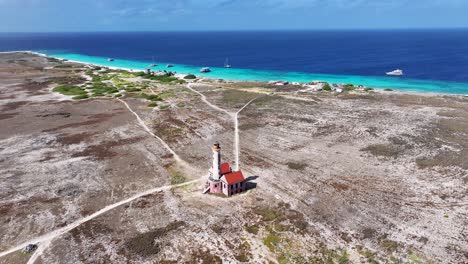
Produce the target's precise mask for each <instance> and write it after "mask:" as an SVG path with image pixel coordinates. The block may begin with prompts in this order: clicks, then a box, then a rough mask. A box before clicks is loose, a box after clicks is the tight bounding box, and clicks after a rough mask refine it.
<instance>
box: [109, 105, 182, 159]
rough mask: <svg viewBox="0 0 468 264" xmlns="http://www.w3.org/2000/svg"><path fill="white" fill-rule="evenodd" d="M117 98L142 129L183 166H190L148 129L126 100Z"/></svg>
mask: <svg viewBox="0 0 468 264" xmlns="http://www.w3.org/2000/svg"><path fill="white" fill-rule="evenodd" d="M117 100H119V101H120V102H121V103H123V104H124V105H125V106H126V107H127V109H128V111H130V112H131V113H132V114H133V115H134V116H135V117H136V119H137V121H138V123H139V124H140V126H142V127H143V129H144V130H145V131H146V132H148V134H150V135H151V136H152V137H154V138H156V139H157V140H159V141H160V142H161V144H162V145H163V146H164V147H165V148H166V149H167V150H168V151H169V152H170V153H171V154H172V155H173V157H174V159H175V160H176V161H177V162H178V163H180V164H181V165H183V166H185V167H187V168H188V167H190V165H189V164H188V163H187V162H185V161H184V160H182V158H180V156H179V155H177V153H175V151H174V150H173V149H172V148H171V147H169V145H168V144H167V143H166V142H165V141H164V140H162V139H161V138H160V137H158V136H156V134H154V133H153V132H151V129H149V127H148V126H147V125H146V124H145V122H144V121H143V119H141V118H140V116H139V115H138V114H137V113H136V112H135V111H133V110H132V108H131V107H130V106H129V105H128V104H127V102H125V101H124V100H122V99H120V98H117Z"/></svg>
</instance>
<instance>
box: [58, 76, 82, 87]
mask: <svg viewBox="0 0 468 264" xmlns="http://www.w3.org/2000/svg"><path fill="white" fill-rule="evenodd" d="M50 81H51V82H54V83H58V84H60V85H77V84H82V83H85V82H86V79H85V78H83V77H82V76H80V75H66V76H58V77H54V78H51V79H50Z"/></svg>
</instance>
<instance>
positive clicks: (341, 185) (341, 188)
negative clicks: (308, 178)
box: [330, 182, 349, 192]
mask: <svg viewBox="0 0 468 264" xmlns="http://www.w3.org/2000/svg"><path fill="white" fill-rule="evenodd" d="M330 185H331V186H332V187H333V188H335V189H336V190H337V191H340V192H342V191H347V190H348V189H349V186H348V185H346V184H344V183H339V182H332V183H330Z"/></svg>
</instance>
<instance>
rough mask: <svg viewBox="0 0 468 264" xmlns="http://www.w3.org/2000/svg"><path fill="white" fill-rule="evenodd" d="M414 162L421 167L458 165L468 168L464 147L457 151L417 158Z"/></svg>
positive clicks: (466, 153)
mask: <svg viewBox="0 0 468 264" xmlns="http://www.w3.org/2000/svg"><path fill="white" fill-rule="evenodd" d="M416 164H417V165H418V167H419V168H421V169H424V168H432V167H438V166H439V167H451V166H458V167H461V168H463V169H466V170H468V149H466V148H465V149H463V150H461V151H459V152H455V151H446V152H442V153H439V154H437V155H435V156H433V157H425V158H418V159H416Z"/></svg>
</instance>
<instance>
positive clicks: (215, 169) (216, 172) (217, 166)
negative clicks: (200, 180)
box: [210, 142, 221, 181]
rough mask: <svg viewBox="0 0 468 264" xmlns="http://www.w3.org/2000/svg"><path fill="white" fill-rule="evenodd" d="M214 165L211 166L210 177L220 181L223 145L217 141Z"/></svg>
mask: <svg viewBox="0 0 468 264" xmlns="http://www.w3.org/2000/svg"><path fill="white" fill-rule="evenodd" d="M212 149H213V166H212V167H211V172H210V178H211V179H212V180H213V181H219V178H220V176H221V171H220V170H221V147H220V146H219V143H218V142H216V143H215V144H214V145H213V148H212Z"/></svg>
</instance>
